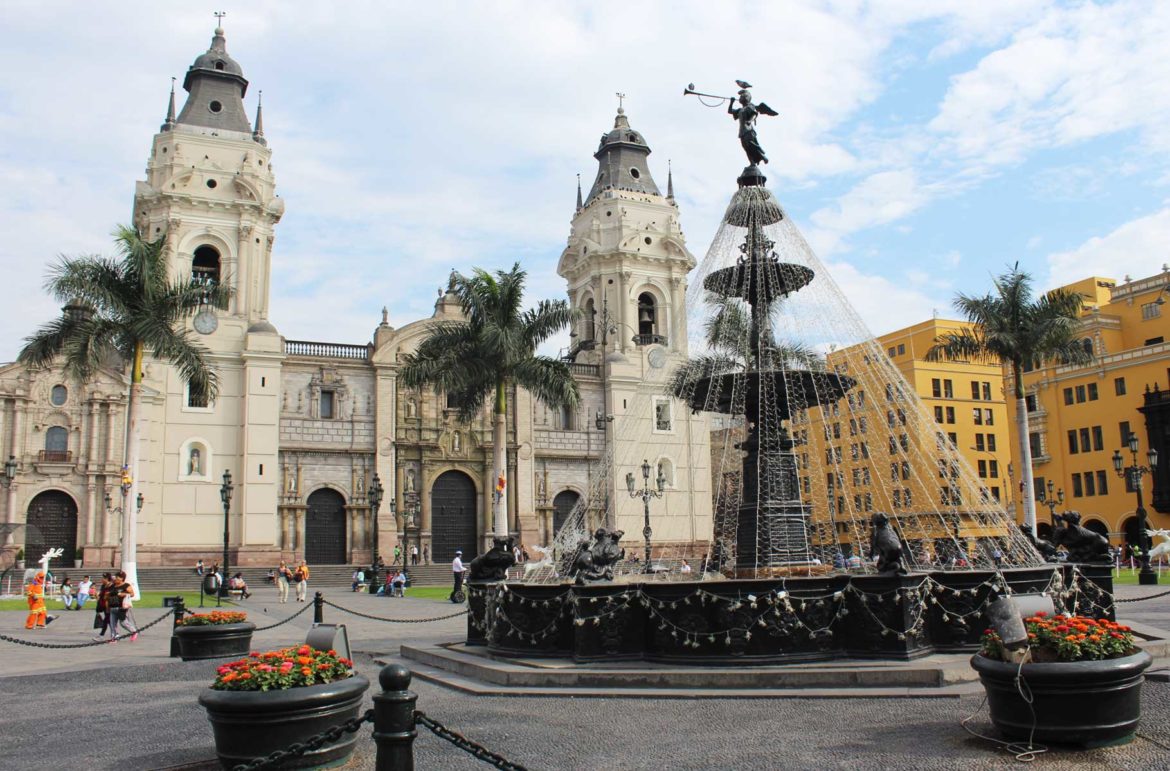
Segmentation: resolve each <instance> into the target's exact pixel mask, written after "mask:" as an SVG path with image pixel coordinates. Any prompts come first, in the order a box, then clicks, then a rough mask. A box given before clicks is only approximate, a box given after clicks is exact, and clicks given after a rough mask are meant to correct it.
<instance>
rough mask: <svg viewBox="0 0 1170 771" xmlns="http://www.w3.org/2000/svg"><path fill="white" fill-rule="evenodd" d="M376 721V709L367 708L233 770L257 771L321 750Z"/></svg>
mask: <svg viewBox="0 0 1170 771" xmlns="http://www.w3.org/2000/svg"><path fill="white" fill-rule="evenodd" d="M372 722H374V710H372V709H367V710H366V711H365V712H364V713H362V714H361V715H359V716H358V717H355V718H350V719H349V720H347V721H345V722H344V723H342V724H341V725H335V726H333V727H332V728H327V729H325V730H324V731H322V732H321V733H319V734H314V735H313V736H310V737H309V738H308V739H305V740H304V741H303V742H295V743H293V744H290V745H289V746H288V747H285V748H284V749H283V750H277V751H276V752H273V753H271V754H269V755H265V756H264V757H262V758H256V759H254V760H250V761H248V762H247V763H241V764H239V765H238V766H236V767H235V768H234V769H232V771H256V769H261V768H272V767H275V766H277V765H279V764H281V763H283V762H284V761H286V760H288V759H290V758H299V757H301V756H302V755H304V754H305V753H306V752H312V751H314V750H319V749H321V748H322V747H324V746H325V745H326V744H332V743H333V742H335V741H337V740H338V739H340V738H341V737H342V736H344V735H345V734H347V733H351V734H352V733H357V732H358V730H359V729H361V727H362V726H363V725H365V724H366V723H372Z"/></svg>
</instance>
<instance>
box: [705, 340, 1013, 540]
mask: <svg viewBox="0 0 1170 771" xmlns="http://www.w3.org/2000/svg"><path fill="white" fill-rule="evenodd" d="M963 326H964V323H963V322H958V321H949V320H945V319H931V320H929V321H925V322H922V323H920V324H916V325H914V326H911V327H907V328H905V329H902V330H898V331H896V332H893V333H890V334H888V335H885V336H883V337H880V338H877V339H876V340H873V341H868V342H864V343H860V344H857V345H852V346H848V347H845V348H840V349H837V350H834V351H832V352H830V353H829V354H828V356H827V357H826V363H827V365H828V366H829V368H830V369H831V370H832V371H833V372H835V373H836V374H838V375H843V376H846V377H848V378H850V379H851V380H853V381H854V386H853V387H852V388H851V389H850V390H849V392H848V393H847V394H846V397H845V399H842V400H840V401H839V402H836V403H831V404H828V405H826V406H824V407H812V408H810V409H808V410H807V411H804V412H802V413H796V414H794V415H793V420H792V434H793V440H794V442H795V443H796V447H797V449H796V452H797V454H798V457H797V466H798V468H799V469H800V471H801V479H800V484H801V487H802V492H803V495H804V500H806V501H807V502H808V503H809V504H810V510H811V511H810V516H811V524H812V529H813V533H812V541H813V543H814V545H816V546H821V547H823V546H827V545H829V544H831V543H832V542H833V541H834V540H835V541H836V542H838V543H840V544H842V545H843V546H845V545H850V544H855V543H858V542H862V543H865V542H866V541H868V538H869V532H870V529H869V526H868V521H869V517H870V516H871V515H872V513H873V512H877V511H882V512H888V513H890V514H893V515H895V516H896V517H897V519H898V527H899V529H900V533H901V535H902V537H903V538H905V539H906V540H907V541H909V542H910V543H911V547H912V549H913V550H915V551H916V552H920V553H921V555H922V558H923V559H935V560H938V559H940V558H944V557H945V556H946V555H945V554H944V553H943V552H950V553H953V552H954V548H953V547H954V546H955V545H956V544H957V543H963V544H965V548H967V549H968V551H969V550H970V549H973V548H975V541H974V539H979V538H982V539H997V540H999V541H1000V543H1001V545H1002V544H1005V543H1006V539H1007V538H1008V537H1009V534H1008V533H1006V532H1005V530H1004V528H1003V526H1002V519H1001V517H1002V514H1000V513H997V512H1000V511H1002V507H1003V505H1004V504H1005V503H1006V502H1007V500H1008V498H1010V495H1009V492H1010V490H1011V482H1010V481H1009V479H1008V463H1009V461H1010V459H1011V455H1010V447H1009V445H1010V438H1009V432H1008V428H1009V427H1008V413H1007V407H1006V404H1005V402H1004V396H1003V374H1002V370H1001V368H1000V367H999V366H998V365H994V364H992V365H989V364H984V363H971V362H946V361H944V362H929V361H927V360H926V354H927V352H928V351H929V350H930V348H931V346H932V345H933V344H934V341H935V339H936V338H937V337H938V336H939V335H942V334H944V333H946V332H951V331H957V330H959V329H961V328H963ZM903 381H905V383H906V384H908V386H909V388H907V385H904V384H903ZM908 391H909V392H912V393H913V396H911V395H910V393H909V392H908ZM714 446H715V442H714V441H713V442H712V447H713V448H714ZM986 543H989V542H985V545H986ZM988 548H990V547H988ZM985 556H986V555H985ZM916 559H919V557H918V556H916Z"/></svg>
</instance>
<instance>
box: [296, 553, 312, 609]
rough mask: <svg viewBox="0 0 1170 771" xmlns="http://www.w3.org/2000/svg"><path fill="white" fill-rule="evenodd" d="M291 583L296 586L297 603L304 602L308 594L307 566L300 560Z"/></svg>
mask: <svg viewBox="0 0 1170 771" xmlns="http://www.w3.org/2000/svg"><path fill="white" fill-rule="evenodd" d="M293 583H294V584H296V586H297V602H304V601H305V595H306V594H308V592H309V566H308V565H306V564H305V561H304V560H301V564H299V565H297V569H296V570H294V571H293Z"/></svg>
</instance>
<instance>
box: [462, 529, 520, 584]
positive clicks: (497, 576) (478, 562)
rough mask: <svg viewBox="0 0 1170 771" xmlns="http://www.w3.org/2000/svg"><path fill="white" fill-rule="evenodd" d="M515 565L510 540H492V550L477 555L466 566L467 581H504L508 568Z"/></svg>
mask: <svg viewBox="0 0 1170 771" xmlns="http://www.w3.org/2000/svg"><path fill="white" fill-rule="evenodd" d="M515 564H516V557H515V554H514V553H513V552H512V539H511V538H493V539H492V548H490V549H488V550H487V551H486V552H484V553H483V554H481V555H479V556H478V557H476V558H475V559H473V560H472V561H471V563H470V564H469V565H468V566H467V570H468V576H467V578H468V580H469V581H504V580H506V579H507V578H508V568H510V567H512V566H513V565H515Z"/></svg>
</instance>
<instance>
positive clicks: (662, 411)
mask: <svg viewBox="0 0 1170 771" xmlns="http://www.w3.org/2000/svg"><path fill="white" fill-rule="evenodd" d="M673 428H674V426H673V422H672V420H671V414H670V399H665V398H662V399H658V398H656V399H655V400H654V430H655V431H656V432H658V431H671V430H673Z"/></svg>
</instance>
